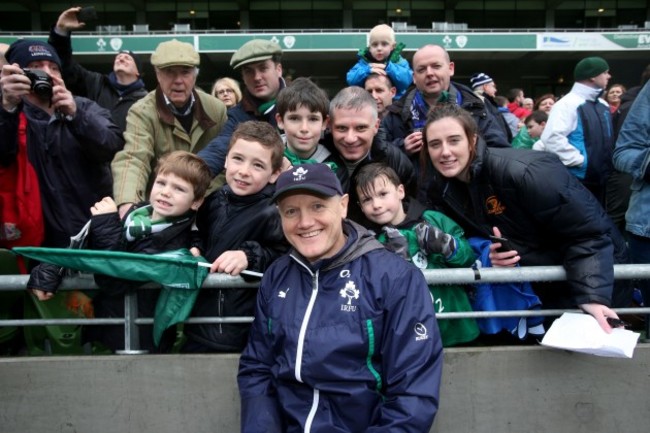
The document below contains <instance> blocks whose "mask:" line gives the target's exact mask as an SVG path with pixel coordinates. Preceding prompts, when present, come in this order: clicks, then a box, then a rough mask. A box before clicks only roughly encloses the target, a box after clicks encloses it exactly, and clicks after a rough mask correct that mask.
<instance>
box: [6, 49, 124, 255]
mask: <svg viewBox="0 0 650 433" xmlns="http://www.w3.org/2000/svg"><path fill="white" fill-rule="evenodd" d="M5 57H6V59H7V63H8V64H6V65H4V66H3V67H2V72H1V73H0V90H1V92H2V107H0V165H1V166H2V167H10V166H11V165H12V164H14V163H15V161H16V159H17V156H18V154H19V152H21V149H25V148H26V151H27V155H28V158H29V163H31V165H32V166H33V168H34V171H35V173H36V176H37V178H38V184H39V185H38V186H39V187H40V197H41V203H42V207H43V216H44V220H45V240H44V243H43V244H44V245H45V246H50V247H67V246H68V245H69V243H70V236H72V235H74V234H76V233H77V232H78V231H79V230H80V229H81V228H82V227H83V226H84V224H85V223H86V222H87V221H88V219H89V218H90V208H91V206H92V205H93V204H94V203H96V202H97V201H99V200H101V199H102V198H103V197H106V196H110V195H111V193H112V177H111V171H110V162H111V160H112V159H113V156H114V155H115V153H116V152H117V151H118V150H120V149H121V148H122V147H123V146H124V140H123V138H122V134H121V132H120V130H119V128H118V127H117V126H116V125H115V124H114V123H113V121H112V120H111V115H110V113H109V112H108V110H106V109H104V108H102V107H100V106H99V105H97V104H96V103H95V102H93V101H91V100H89V99H86V98H82V97H77V96H73V95H72V93H70V91H69V90H68V89H66V87H65V84H64V82H63V79H62V78H61V60H60V59H59V56H58V54H57V53H56V51H55V50H54V48H52V46H51V45H49V44H47V43H45V42H42V41H38V40H30V39H21V40H18V41H16V42H14V43H13V44H11V46H10V47H9V49H8V50H7V52H6V53H5Z"/></svg>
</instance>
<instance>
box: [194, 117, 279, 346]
mask: <svg viewBox="0 0 650 433" xmlns="http://www.w3.org/2000/svg"><path fill="white" fill-rule="evenodd" d="M283 151H284V145H283V144H282V139H281V138H280V135H279V134H278V133H277V131H276V130H275V128H274V127H273V126H271V125H269V124H268V123H266V122H260V121H248V122H243V123H241V124H239V126H238V127H237V129H236V130H235V132H234V133H233V135H232V137H231V139H230V145H229V148H228V153H227V155H226V162H225V169H226V183H227V184H226V185H225V186H224V187H222V188H221V189H220V190H218V191H216V192H215V193H213V194H211V195H210V196H208V197H207V198H206V201H205V203H204V204H203V206H202V207H201V210H200V211H199V214H198V216H197V226H198V228H199V231H200V233H201V236H202V238H203V244H204V248H203V256H204V257H205V258H206V259H207V260H208V261H210V262H212V267H211V268H210V272H219V273H225V274H229V275H239V274H240V273H241V272H242V271H243V270H245V269H248V270H252V271H256V272H264V271H265V270H266V268H267V267H268V266H269V265H270V264H271V262H273V260H275V259H276V258H277V257H278V256H280V255H281V254H282V253H284V252H285V251H286V249H287V247H286V241H285V240H284V236H283V234H282V228H281V226H280V217H279V215H278V211H277V209H276V207H275V206H274V205H273V203H272V202H271V197H272V195H273V192H274V185H273V183H274V182H275V180H276V179H277V178H278V176H279V175H280V168H281V166H282V155H283ZM255 295H256V290H254V289H250V288H244V289H208V290H202V291H201V292H200V294H199V297H198V299H197V301H196V304H195V306H194V310H193V311H192V316H193V317H202V316H208V317H214V316H218V317H222V316H251V315H252V314H253V307H254V304H255ZM249 329H250V325H248V324H198V325H186V326H185V333H186V335H187V337H188V341H187V343H186V344H185V346H184V347H183V348H182V351H183V352H239V351H241V350H242V349H243V347H244V345H245V344H246V340H247V337H248V331H249Z"/></svg>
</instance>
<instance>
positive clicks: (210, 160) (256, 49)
mask: <svg viewBox="0 0 650 433" xmlns="http://www.w3.org/2000/svg"><path fill="white" fill-rule="evenodd" d="M281 56H282V49H281V48H280V46H279V45H278V44H276V43H275V42H272V41H267V40H264V39H253V40H251V41H248V42H246V43H245V44H244V45H242V46H241V48H239V50H237V51H236V52H235V54H233V56H232V58H231V59H230V66H231V67H232V68H233V69H234V70H240V71H241V74H242V79H243V81H244V85H245V88H244V95H243V98H242V100H241V101H240V102H239V103H238V104H237V105H235V106H234V107H232V108H230V110H228V122H227V123H226V126H225V127H224V128H223V130H222V131H221V133H220V134H219V136H218V137H217V138H215V139H214V140H212V142H210V144H209V145H208V146H207V147H206V148H205V149H203V150H202V151H201V152H199V156H200V157H201V158H203V159H204V160H205V162H206V163H207V164H208V166H209V167H210V170H211V171H212V174H213V175H214V176H217V175H218V174H219V173H221V171H222V170H223V165H224V161H225V159H226V153H227V151H228V142H229V141H230V136H231V135H232V133H233V131H234V130H235V129H236V128H237V125H239V124H240V123H241V122H246V121H247V120H259V121H263V122H268V123H270V124H271V125H273V126H277V124H276V122H275V113H276V110H275V98H276V97H277V96H278V92H279V91H280V90H281V89H282V88H284V87H285V82H284V79H283V78H282V64H281V63H280V60H281Z"/></svg>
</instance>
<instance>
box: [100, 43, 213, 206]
mask: <svg viewBox="0 0 650 433" xmlns="http://www.w3.org/2000/svg"><path fill="white" fill-rule="evenodd" d="M199 63H200V57H199V54H198V53H197V52H196V50H195V49H194V46H193V45H192V44H189V43H186V42H180V41H178V40H176V39H173V40H170V41H166V42H161V43H160V44H159V45H158V47H157V48H156V51H154V53H153V54H152V55H151V64H152V65H153V66H154V68H155V70H156V78H157V80H158V86H157V87H156V90H154V91H152V92H149V94H148V95H147V96H145V97H144V98H142V99H141V100H139V101H138V102H136V103H135V104H134V105H133V107H131V110H130V111H129V114H128V116H127V118H126V123H127V124H126V130H125V131H124V140H125V144H124V150H122V151H121V152H119V153H118V154H117V155H115V159H114V160H113V164H112V169H113V179H114V184H113V193H114V198H115V202H116V203H117V204H118V205H119V209H120V216H124V215H125V214H126V212H127V210H128V209H129V208H130V207H131V206H132V205H133V203H139V202H141V201H144V200H146V199H147V197H146V191H147V190H148V187H147V185H149V182H150V181H151V174H152V171H153V167H154V165H155V163H156V161H157V160H158V158H160V157H161V156H162V155H164V154H165V153H168V152H172V151H174V150H186V151H189V152H192V153H197V152H198V151H200V150H201V149H203V148H204V147H205V146H206V145H207V144H208V143H209V142H210V140H212V139H213V138H214V137H216V136H217V134H218V133H219V131H221V128H222V127H223V125H224V124H225V123H226V106H225V105H223V102H221V101H220V100H218V99H217V98H215V97H213V96H212V95H209V94H207V93H205V92H203V91H201V90H200V89H197V88H196V77H197V75H198V73H199V70H198V66H199Z"/></svg>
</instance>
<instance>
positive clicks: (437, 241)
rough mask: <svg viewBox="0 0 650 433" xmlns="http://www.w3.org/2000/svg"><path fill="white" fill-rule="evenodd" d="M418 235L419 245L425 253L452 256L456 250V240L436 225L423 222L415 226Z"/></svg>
mask: <svg viewBox="0 0 650 433" xmlns="http://www.w3.org/2000/svg"><path fill="white" fill-rule="evenodd" d="M415 234H416V235H417V237H418V246H419V247H420V250H422V251H423V252H424V253H425V254H427V255H429V254H442V255H443V256H445V258H447V259H448V258H450V257H451V256H453V255H454V253H455V252H456V240H455V239H454V237H453V236H452V235H450V234H447V233H445V232H443V231H442V230H440V229H439V228H438V227H434V226H432V225H431V224H429V223H428V222H421V223H419V224H418V225H416V226H415Z"/></svg>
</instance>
